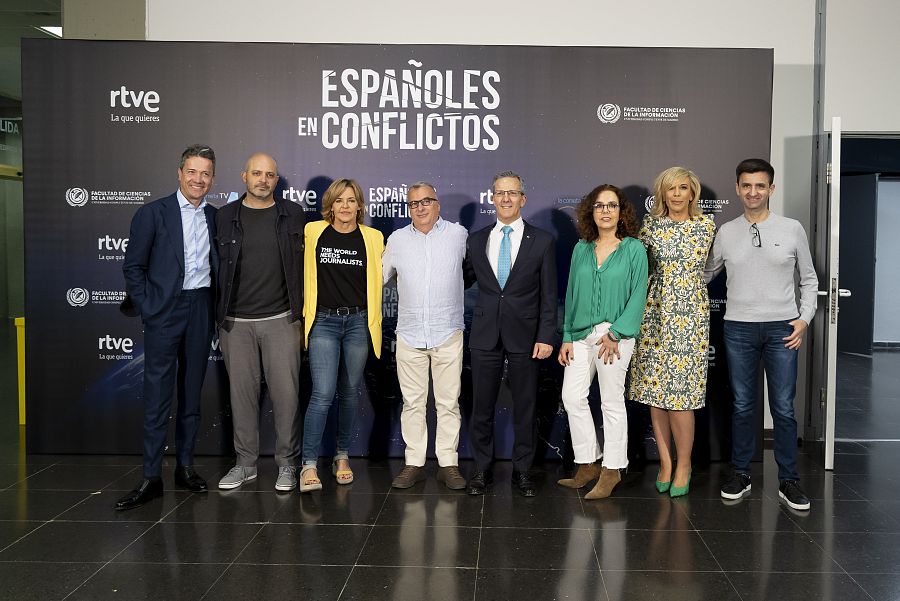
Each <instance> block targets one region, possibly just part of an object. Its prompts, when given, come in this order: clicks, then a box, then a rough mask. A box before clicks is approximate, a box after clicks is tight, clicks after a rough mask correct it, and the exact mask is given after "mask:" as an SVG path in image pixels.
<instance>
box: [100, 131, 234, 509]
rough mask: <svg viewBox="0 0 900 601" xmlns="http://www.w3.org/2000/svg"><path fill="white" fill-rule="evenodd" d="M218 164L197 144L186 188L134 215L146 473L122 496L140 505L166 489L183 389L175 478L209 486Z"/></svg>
mask: <svg viewBox="0 0 900 601" xmlns="http://www.w3.org/2000/svg"><path fill="white" fill-rule="evenodd" d="M215 171H216V155H215V153H214V152H213V150H212V148H210V147H209V146H202V145H194V146H189V147H188V148H187V149H186V150H185V151H184V152H183V153H182V155H181V165H180V166H179V167H178V190H177V191H176V192H175V194H172V195H171V196H166V197H165V198H161V199H159V200H155V201H153V202H151V203H148V204H146V205H144V206H143V207H141V208H140V209H138V210H137V212H136V213H135V215H134V218H133V219H132V220H131V234H130V236H129V239H128V249H127V250H126V253H125V263H124V265H123V266H122V271H123V272H124V274H125V290H126V292H127V293H128V297H129V298H130V299H131V301H132V303H133V305H134V310H135V311H136V312H137V313H138V314H139V315H140V316H141V320H142V321H143V323H144V477H143V479H142V480H141V482H140V483H139V484H138V486H137V487H136V488H135V489H134V490H132V491H131V492H130V493H128V494H127V495H125V496H124V497H122V498H121V499H119V500H118V502H117V503H116V509H119V510H122V509H132V508H134V507H139V506H141V505H143V504H144V503H147V502H148V501H150V500H152V499H154V498H156V497H160V496H162V493H163V484H162V478H161V473H162V460H163V451H164V450H165V443H166V430H167V429H168V423H169V412H170V410H171V408H172V396H173V394H174V393H175V391H176V388H177V394H178V409H177V414H176V420H177V421H176V426H175V457H176V468H175V484H176V485H177V486H180V487H182V488H186V489H188V490H190V491H193V492H206V482H205V481H204V480H203V478H201V477H200V476H199V475H198V474H197V472H195V471H194V467H193V465H194V442H195V439H196V436H197V429H198V428H199V426H200V389H201V387H202V386H203V377H204V376H205V375H206V365H207V359H208V356H209V347H210V342H211V340H212V335H213V324H214V312H213V293H212V290H213V285H214V279H215V278H214V275H215V274H214V269H215V268H216V267H217V265H218V261H217V260H216V249H215V243H214V240H215V234H216V231H215V212H216V210H215V208H213V207H211V206H209V205H208V204H206V200H205V198H206V194H207V192H209V189H210V186H212V182H213V177H214V176H215Z"/></svg>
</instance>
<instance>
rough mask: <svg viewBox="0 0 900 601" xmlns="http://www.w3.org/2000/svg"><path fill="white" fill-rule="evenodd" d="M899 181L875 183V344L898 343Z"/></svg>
mask: <svg viewBox="0 0 900 601" xmlns="http://www.w3.org/2000/svg"><path fill="white" fill-rule="evenodd" d="M898 231H900V181H898V180H881V181H879V182H878V233H877V234H876V235H875V236H876V241H875V336H874V339H875V342H897V343H900V311H897V303H898V299H900V262H898V259H900V237H898V236H897V232H898Z"/></svg>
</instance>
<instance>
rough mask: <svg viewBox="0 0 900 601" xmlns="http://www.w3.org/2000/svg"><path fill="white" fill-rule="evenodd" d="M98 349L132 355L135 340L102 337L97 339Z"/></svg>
mask: <svg viewBox="0 0 900 601" xmlns="http://www.w3.org/2000/svg"><path fill="white" fill-rule="evenodd" d="M97 349H98V350H101V351H104V350H106V351H122V352H123V353H130V352H131V351H133V350H134V340H132V339H131V338H116V337H115V336H110V335H109V334H107V335H106V336H101V337H99V338H98V339H97Z"/></svg>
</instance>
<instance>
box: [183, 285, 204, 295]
mask: <svg viewBox="0 0 900 601" xmlns="http://www.w3.org/2000/svg"><path fill="white" fill-rule="evenodd" d="M198 294H209V286H204V287H203V288H188V289H186V290H182V291H181V292H180V295H181V296H197V295H198Z"/></svg>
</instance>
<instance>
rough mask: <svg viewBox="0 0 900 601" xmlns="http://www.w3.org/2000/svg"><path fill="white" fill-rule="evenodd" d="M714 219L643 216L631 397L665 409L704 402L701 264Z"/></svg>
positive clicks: (705, 323)
mask: <svg viewBox="0 0 900 601" xmlns="http://www.w3.org/2000/svg"><path fill="white" fill-rule="evenodd" d="M715 229H716V226H715V223H714V222H713V220H712V219H711V218H710V217H707V216H705V215H702V216H700V217H697V218H694V219H688V220H687V221H672V220H671V219H669V218H668V217H662V218H656V217H652V216H650V215H647V216H646V217H645V218H644V224H643V227H642V228H641V233H640V240H641V242H643V243H644V246H646V247H647V253H648V255H649V259H650V286H649V289H648V293H647V305H646V308H645V309H644V320H643V322H642V323H641V331H640V334H639V335H638V341H637V344H636V345H635V350H634V358H633V359H632V361H631V388H630V393H631V398H632V399H633V400H635V401H639V402H641V403H644V404H646V405H651V406H653V407H659V408H661V409H669V410H678V411H681V410H687V409H700V408H701V407H703V406H704V404H705V402H706V369H707V363H708V355H707V352H708V349H709V294H708V292H707V290H706V285H705V284H704V283H703V267H704V265H705V264H706V256H707V254H708V253H709V248H710V246H711V245H712V241H713V237H714V235H715Z"/></svg>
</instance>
